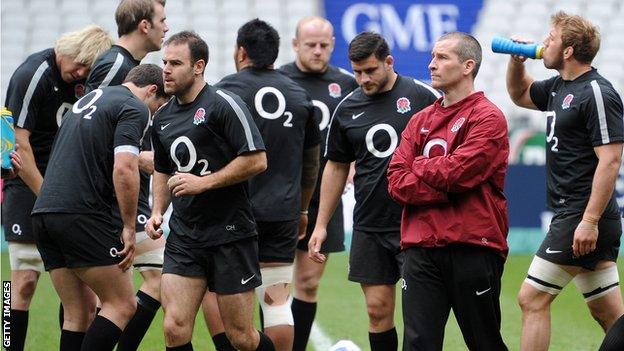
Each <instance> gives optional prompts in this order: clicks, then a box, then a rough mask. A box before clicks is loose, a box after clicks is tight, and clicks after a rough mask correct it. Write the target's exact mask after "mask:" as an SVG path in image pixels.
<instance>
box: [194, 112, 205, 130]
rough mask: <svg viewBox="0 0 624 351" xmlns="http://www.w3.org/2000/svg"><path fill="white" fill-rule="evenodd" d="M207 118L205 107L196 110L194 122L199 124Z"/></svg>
mask: <svg viewBox="0 0 624 351" xmlns="http://www.w3.org/2000/svg"><path fill="white" fill-rule="evenodd" d="M205 120H206V110H204V108H203V107H200V108H198V109H197V111H195V116H193V124H194V125H196V126H198V125H199V124H200V123H204V121H205Z"/></svg>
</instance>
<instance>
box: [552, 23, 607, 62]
mask: <svg viewBox="0 0 624 351" xmlns="http://www.w3.org/2000/svg"><path fill="white" fill-rule="evenodd" d="M550 21H551V23H552V25H553V26H555V27H558V28H560V29H561V41H562V43H563V47H564V48H566V47H568V46H571V47H572V48H573V49H574V53H573V54H572V57H574V58H575V59H576V60H577V61H578V62H581V63H591V62H592V61H593V60H594V57H596V54H597V53H598V50H600V32H599V31H598V28H596V26H594V25H593V24H592V23H591V22H590V21H588V20H586V19H585V18H583V17H581V16H578V15H570V14H567V13H565V12H563V11H559V12H557V13H555V14H554V15H552V17H551V18H550Z"/></svg>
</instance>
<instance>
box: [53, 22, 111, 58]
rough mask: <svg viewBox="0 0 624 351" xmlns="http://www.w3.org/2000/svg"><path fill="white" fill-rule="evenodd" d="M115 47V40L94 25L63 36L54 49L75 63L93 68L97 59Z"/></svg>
mask: <svg viewBox="0 0 624 351" xmlns="http://www.w3.org/2000/svg"><path fill="white" fill-rule="evenodd" d="M112 45H113V38H111V36H110V35H109V34H108V32H107V31H105V30H104V29H103V28H102V27H100V26H96V25H94V24H92V25H89V26H86V27H84V28H82V29H79V30H77V31H74V32H69V33H65V34H63V35H61V37H60V38H58V40H57V41H56V45H55V46H54V49H55V50H56V52H57V53H58V54H61V55H67V56H70V57H72V58H73V59H74V61H76V62H78V63H81V64H83V65H87V66H89V67H90V66H91V65H92V64H93V62H94V61H95V59H96V58H97V57H98V56H100V55H101V54H102V53H104V51H106V50H108V49H110V47H111V46H112Z"/></svg>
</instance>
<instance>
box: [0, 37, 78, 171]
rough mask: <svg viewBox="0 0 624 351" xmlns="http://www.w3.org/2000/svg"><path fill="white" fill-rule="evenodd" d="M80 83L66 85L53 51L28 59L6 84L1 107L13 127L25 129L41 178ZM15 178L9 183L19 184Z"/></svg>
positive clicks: (48, 50)
mask: <svg viewBox="0 0 624 351" xmlns="http://www.w3.org/2000/svg"><path fill="white" fill-rule="evenodd" d="M82 83H84V82H78V83H71V84H70V83H66V82H65V81H64V80H63V79H62V78H61V73H60V71H59V69H58V67H57V66H56V55H55V53H54V49H46V50H43V51H40V52H37V53H35V54H32V55H30V56H28V58H27V59H26V61H24V63H22V64H21V65H20V66H19V67H18V68H17V70H16V71H15V73H13V76H11V80H10V81H9V87H8V90H7V96H6V99H5V100H4V104H5V106H6V107H7V108H8V109H9V110H10V111H11V113H12V114H13V121H14V124H15V127H17V128H23V129H26V130H28V131H29V132H30V133H31V134H30V138H29V142H30V146H31V147H32V151H33V155H34V157H35V163H36V164H37V169H39V172H41V174H42V175H43V174H44V173H45V170H46V166H47V164H48V159H49V157H50V150H51V148H52V143H53V142H54V136H55V135H56V132H57V130H58V126H59V125H60V124H61V118H62V116H63V115H64V114H65V112H66V111H67V110H69V109H70V108H71V106H72V104H73V103H74V102H76V100H78V98H80V97H81V96H82V95H83V94H84V84H82ZM21 181H22V180H21V179H20V178H19V177H17V178H16V179H14V180H9V181H7V183H11V182H21Z"/></svg>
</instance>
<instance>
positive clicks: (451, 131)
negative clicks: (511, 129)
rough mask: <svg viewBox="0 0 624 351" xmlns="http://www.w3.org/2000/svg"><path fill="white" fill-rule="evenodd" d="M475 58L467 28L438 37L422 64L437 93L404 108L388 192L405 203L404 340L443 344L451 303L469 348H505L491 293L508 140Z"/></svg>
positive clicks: (502, 243)
mask: <svg viewBox="0 0 624 351" xmlns="http://www.w3.org/2000/svg"><path fill="white" fill-rule="evenodd" d="M480 64H481V46H480V45H479V43H478V42H477V40H476V39H475V38H474V37H472V36H470V35H468V34H465V33H459V32H454V33H448V34H445V35H444V36H442V37H441V38H440V39H439V40H438V41H437V42H436V44H435V46H434V48H433V51H432V60H431V63H430V64H429V69H430V70H431V81H432V86H433V87H434V88H436V89H440V90H442V91H443V92H444V97H442V98H440V99H438V100H437V101H436V102H435V103H434V104H433V105H431V106H429V107H427V108H425V109H424V110H422V111H421V112H419V113H417V114H416V115H414V117H412V119H411V120H410V122H409V124H408V125H407V127H406V129H405V130H404V132H403V134H402V139H401V143H400V145H399V147H398V148H397V149H396V151H395V153H394V156H393V158H392V161H391V162H390V166H389V168H388V183H389V186H388V190H389V193H390V196H392V198H393V199H394V200H396V201H397V202H399V203H401V204H403V205H405V207H404V210H403V218H402V222H401V247H402V249H403V250H404V251H405V262H404V266H403V284H402V288H403V321H404V325H405V336H404V340H403V345H404V350H442V345H443V337H444V326H445V324H446V321H447V319H448V315H449V311H450V309H451V308H453V312H454V314H455V316H456V318H457V322H458V324H459V326H460V328H461V331H462V334H463V336H464V340H465V341H466V344H467V346H468V348H469V349H471V350H507V347H506V346H505V343H504V342H503V339H502V337H501V335H500V323H501V315H500V304H499V295H500V279H501V275H502V273H503V264H504V261H505V257H506V256H507V251H508V247H507V241H506V237H507V231H508V219H507V202H506V200H505V195H504V194H503V185H504V180H505V173H506V171H507V157H508V155H509V142H508V133H507V122H506V120H505V116H504V115H503V113H502V112H501V111H500V110H499V109H498V108H497V107H496V106H495V105H494V104H493V103H492V102H490V101H489V100H488V99H487V98H486V97H485V96H484V94H483V93H482V92H475V90H474V78H475V76H476V75H477V72H478V70H479V66H480Z"/></svg>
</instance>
